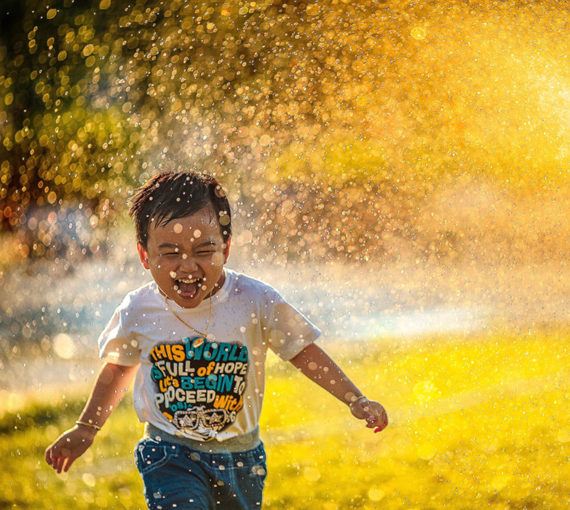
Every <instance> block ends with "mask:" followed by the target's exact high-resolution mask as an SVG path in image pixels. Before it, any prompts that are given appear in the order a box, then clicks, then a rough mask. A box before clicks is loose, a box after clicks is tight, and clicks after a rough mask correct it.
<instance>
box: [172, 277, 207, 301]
mask: <svg viewBox="0 0 570 510" xmlns="http://www.w3.org/2000/svg"><path fill="white" fill-rule="evenodd" d="M204 281H205V278H181V279H175V280H174V290H175V291H176V292H177V293H178V294H179V295H180V296H181V297H183V298H185V299H192V298H193V297H194V296H196V294H198V291H199V290H200V288H201V287H202V286H203V285H204Z"/></svg>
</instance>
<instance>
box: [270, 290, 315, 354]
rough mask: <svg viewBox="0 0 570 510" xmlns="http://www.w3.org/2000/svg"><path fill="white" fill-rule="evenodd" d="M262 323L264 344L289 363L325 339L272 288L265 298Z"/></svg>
mask: <svg viewBox="0 0 570 510" xmlns="http://www.w3.org/2000/svg"><path fill="white" fill-rule="evenodd" d="M261 319H262V325H263V328H262V329H263V336H264V340H265V341H266V342H267V343H268V346H269V348H270V349H271V350H272V351H273V352H275V354H277V355H278V356H279V357H280V358H281V359H283V360H285V361H289V360H290V359H292V358H294V357H295V356H297V354H299V353H300V352H301V351H302V350H303V349H304V348H305V347H307V346H308V345H309V344H311V343H313V342H314V341H315V340H316V339H317V338H318V337H319V336H320V335H321V330H320V329H319V328H318V327H317V326H315V325H314V324H313V323H312V322H311V321H310V320H309V319H308V318H307V317H305V316H304V315H303V314H302V313H301V312H300V311H299V310H297V308H295V307H294V306H293V305H291V304H290V303H288V302H287V301H286V300H285V298H284V297H283V296H281V294H279V292H277V291H276V290H275V289H273V288H272V287H269V286H268V288H267V290H266V292H265V295H264V303H263V309H262V317H261Z"/></svg>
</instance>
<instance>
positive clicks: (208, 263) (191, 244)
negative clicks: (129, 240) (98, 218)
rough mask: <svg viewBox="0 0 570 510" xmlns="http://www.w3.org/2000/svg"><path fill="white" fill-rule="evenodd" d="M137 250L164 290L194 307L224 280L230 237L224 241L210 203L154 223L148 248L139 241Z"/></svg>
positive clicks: (188, 305)
mask: <svg viewBox="0 0 570 510" xmlns="http://www.w3.org/2000/svg"><path fill="white" fill-rule="evenodd" d="M137 249H138V252H139V257H140V259H141V262H142V264H143V266H144V267H145V268H146V269H149V270H150V273H151V274H152V277H153V278H154V281H155V282H156V284H157V285H158V287H159V289H160V290H161V291H162V293H163V294H165V295H166V296H167V297H168V298H170V299H172V300H173V301H175V302H176V303H177V304H178V305H180V306H182V307H184V308H194V307H196V306H198V305H199V304H200V303H201V302H202V301H203V300H204V299H205V298H206V297H207V296H208V295H210V293H212V294H214V293H215V292H216V291H217V290H218V289H219V288H220V287H221V286H222V284H223V283H224V271H223V269H224V264H225V263H226V261H227V260H228V256H229V254H230V239H228V242H227V245H226V244H224V241H223V238H222V234H221V232H220V224H219V222H218V218H217V217H216V214H215V212H214V210H213V209H212V208H211V207H209V206H208V207H204V208H202V209H200V210H199V211H198V212H196V213H194V214H192V215H191V216H186V217H184V218H178V219H175V220H171V221H169V222H168V223H167V224H166V225H162V226H154V224H152V223H151V225H150V226H149V229H148V240H147V246H146V248H144V247H143V246H142V245H141V244H140V243H138V245H137Z"/></svg>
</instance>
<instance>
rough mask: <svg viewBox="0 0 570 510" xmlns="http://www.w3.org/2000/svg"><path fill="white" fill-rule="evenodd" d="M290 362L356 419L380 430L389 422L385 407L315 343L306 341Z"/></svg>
mask: <svg viewBox="0 0 570 510" xmlns="http://www.w3.org/2000/svg"><path fill="white" fill-rule="evenodd" d="M290 362H291V363H292V364H293V365H294V366H295V367H296V368H297V369H299V370H300V371H301V372H303V374H304V375H306V376H307V377H308V378H309V379H311V380H312V381H314V382H316V383H317V384H318V385H319V386H321V387H322V388H324V389H325V390H327V391H328V392H329V393H330V394H331V395H333V396H335V397H336V398H338V399H339V400H340V401H341V402H343V403H345V404H346V405H348V407H349V408H350V411H351V413H352V414H353V415H354V416H355V417H356V418H358V419H362V420H366V422H367V425H366V426H367V427H368V428H372V427H376V429H375V430H374V432H380V431H381V430H382V429H384V428H386V427H387V425H388V416H387V414H386V410H385V409H384V407H383V406H382V405H381V404H379V403H378V402H375V401H373V400H368V399H367V398H366V397H365V396H364V395H363V394H362V392H361V391H360V390H359V389H358V388H357V387H356V386H355V385H354V383H353V382H352V381H351V380H350V379H349V378H348V376H347V375H346V374H345V373H344V372H343V371H342V370H341V369H340V367H339V366H338V365H337V364H336V363H335V362H334V361H333V360H332V359H331V358H330V357H329V355H328V354H327V353H326V352H325V351H323V350H322V349H321V348H320V347H319V346H318V345H316V344H309V345H308V346H307V347H305V348H304V349H303V350H302V351H301V352H300V353H299V354H297V356H295V357H294V358H293V359H291V360H290Z"/></svg>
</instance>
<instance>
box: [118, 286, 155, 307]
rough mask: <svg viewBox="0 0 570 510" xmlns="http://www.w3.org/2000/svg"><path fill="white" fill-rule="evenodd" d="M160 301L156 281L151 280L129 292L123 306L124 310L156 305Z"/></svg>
mask: <svg viewBox="0 0 570 510" xmlns="http://www.w3.org/2000/svg"><path fill="white" fill-rule="evenodd" d="M159 300H160V291H159V290H158V286H157V285H156V282H155V281H154V280H151V281H149V282H147V283H145V284H144V285H141V286H140V287H138V288H136V289H134V290H131V291H129V292H127V294H126V295H125V297H124V298H123V302H122V303H121V306H122V307H124V308H128V307H136V306H141V305H145V304H149V303H156V302H158V301H159Z"/></svg>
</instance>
